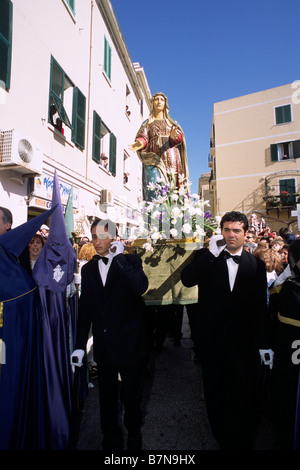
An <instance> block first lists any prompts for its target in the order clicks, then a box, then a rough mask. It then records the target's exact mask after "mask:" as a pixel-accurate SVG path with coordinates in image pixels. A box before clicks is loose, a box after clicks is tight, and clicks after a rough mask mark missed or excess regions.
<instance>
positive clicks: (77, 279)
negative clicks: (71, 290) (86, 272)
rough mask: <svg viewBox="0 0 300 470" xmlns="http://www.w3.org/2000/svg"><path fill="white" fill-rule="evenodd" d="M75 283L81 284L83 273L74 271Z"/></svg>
mask: <svg viewBox="0 0 300 470" xmlns="http://www.w3.org/2000/svg"><path fill="white" fill-rule="evenodd" d="M73 280H74V282H75V284H81V274H79V273H74V278H73Z"/></svg>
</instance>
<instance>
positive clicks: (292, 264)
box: [270, 238, 300, 450]
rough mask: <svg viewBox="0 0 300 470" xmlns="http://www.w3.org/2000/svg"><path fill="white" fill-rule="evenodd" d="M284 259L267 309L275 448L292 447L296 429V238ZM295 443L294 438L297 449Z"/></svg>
mask: <svg viewBox="0 0 300 470" xmlns="http://www.w3.org/2000/svg"><path fill="white" fill-rule="evenodd" d="M288 262H289V264H288V266H287V268H286V269H285V270H284V272H283V273H282V274H281V275H280V276H279V277H278V278H277V280H276V281H275V282H274V283H273V285H272V286H271V288H270V312H271V315H272V319H273V322H274V337H273V341H274V343H273V350H274V367H273V370H272V379H273V380H272V390H273V398H274V420H275V429H276V448H277V449H278V450H293V449H294V448H295V431H296V426H298V428H297V431H298V434H299V432H300V429H299V422H298V423H296V412H297V391H298V384H299V372H300V361H299V327H300V239H299V238H297V239H295V240H294V241H293V242H292V243H291V244H290V245H289V249H288ZM295 342H296V346H295ZM297 348H298V352H297ZM299 404H300V403H299ZM298 412H299V410H298ZM299 444H300V443H299V442H298V450H299Z"/></svg>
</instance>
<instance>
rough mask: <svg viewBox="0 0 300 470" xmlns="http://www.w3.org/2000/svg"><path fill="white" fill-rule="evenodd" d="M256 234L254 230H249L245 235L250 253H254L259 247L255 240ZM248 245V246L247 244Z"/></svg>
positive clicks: (246, 247)
mask: <svg viewBox="0 0 300 470" xmlns="http://www.w3.org/2000/svg"><path fill="white" fill-rule="evenodd" d="M255 239H256V236H255V233H254V231H253V230H247V233H246V236H245V244H244V248H245V249H247V250H248V251H249V252H250V253H253V251H254V250H255V248H256V247H257V243H256V242H255ZM245 245H246V246H245Z"/></svg>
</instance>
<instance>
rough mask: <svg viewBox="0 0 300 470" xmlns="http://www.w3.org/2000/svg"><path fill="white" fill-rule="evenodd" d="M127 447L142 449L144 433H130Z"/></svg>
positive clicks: (129, 448)
mask: <svg viewBox="0 0 300 470" xmlns="http://www.w3.org/2000/svg"><path fill="white" fill-rule="evenodd" d="M127 449H128V450H142V435H141V433H140V432H137V433H129V434H128V439H127Z"/></svg>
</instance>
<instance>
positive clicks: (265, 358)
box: [259, 349, 274, 369]
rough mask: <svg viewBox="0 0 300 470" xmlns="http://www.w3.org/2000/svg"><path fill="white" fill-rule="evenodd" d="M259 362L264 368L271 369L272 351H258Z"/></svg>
mask: <svg viewBox="0 0 300 470" xmlns="http://www.w3.org/2000/svg"><path fill="white" fill-rule="evenodd" d="M259 354H260V358H261V361H262V362H263V363H264V365H265V366H269V367H270V369H272V367H273V359H274V351H273V350H272V349H260V350H259Z"/></svg>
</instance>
